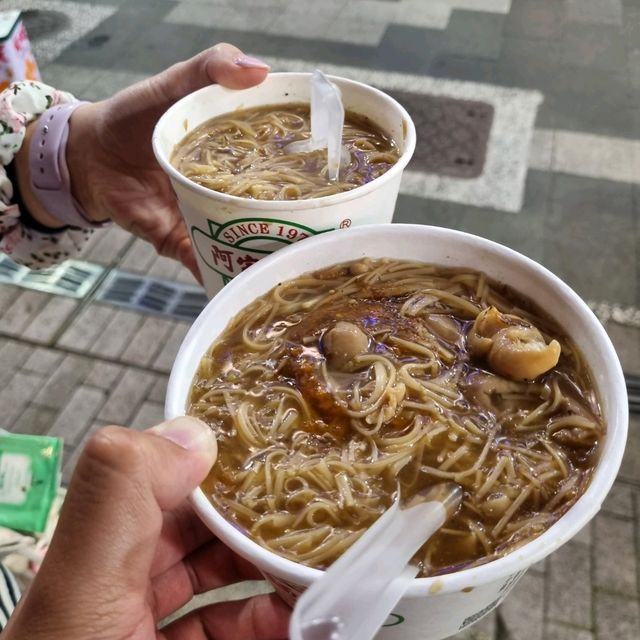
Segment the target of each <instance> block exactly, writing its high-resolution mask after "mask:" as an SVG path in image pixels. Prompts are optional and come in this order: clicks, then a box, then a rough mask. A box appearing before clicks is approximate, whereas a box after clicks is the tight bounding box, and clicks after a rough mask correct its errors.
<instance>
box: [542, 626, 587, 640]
mask: <svg viewBox="0 0 640 640" xmlns="http://www.w3.org/2000/svg"><path fill="white" fill-rule="evenodd" d="M545 640H594V637H593V633H592V632H591V631H589V630H588V629H576V628H575V627H565V626H564V625H561V624H558V623H556V622H549V623H547V628H546V632H545Z"/></svg>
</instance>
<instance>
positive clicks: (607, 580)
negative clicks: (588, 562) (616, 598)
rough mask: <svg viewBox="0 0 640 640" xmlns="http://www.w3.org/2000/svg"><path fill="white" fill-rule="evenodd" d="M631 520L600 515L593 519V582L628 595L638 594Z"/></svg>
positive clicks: (600, 586) (598, 585)
mask: <svg viewBox="0 0 640 640" xmlns="http://www.w3.org/2000/svg"><path fill="white" fill-rule="evenodd" d="M633 527H634V525H633V521H632V520H621V519H618V518H614V517H612V516H609V515H607V514H602V513H601V514H598V515H597V516H596V518H595V521H594V561H595V567H594V568H595V571H594V585H595V586H596V587H599V588H603V589H606V590H608V591H615V592H617V593H620V594H624V595H627V596H635V595H636V594H637V593H638V585H637V579H638V578H637V565H636V562H637V560H636V550H635V540H634V528H633Z"/></svg>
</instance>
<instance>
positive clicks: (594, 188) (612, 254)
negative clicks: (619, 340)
mask: <svg viewBox="0 0 640 640" xmlns="http://www.w3.org/2000/svg"><path fill="white" fill-rule="evenodd" d="M630 201H631V190H630V188H629V186H628V185H623V184H620V185H618V184H616V183H613V182H606V181H600V180H588V179H585V178H578V177H574V176H563V175H559V174H556V175H555V176H554V181H553V187H552V202H551V206H550V210H549V212H548V214H547V217H546V220H545V222H544V259H543V263H544V264H545V266H547V267H548V268H549V269H551V270H552V271H553V272H554V273H556V275H558V276H559V277H560V278H562V279H563V280H564V281H565V282H567V284H569V285H570V286H571V287H572V288H574V289H575V290H576V292H577V293H578V294H579V295H581V296H582V297H583V298H587V299H590V300H598V301H600V300H602V301H608V302H615V303H619V304H622V305H633V304H634V303H635V301H636V286H637V283H636V281H635V274H634V273H630V272H629V264H635V261H636V260H638V255H637V251H638V247H637V246H636V242H635V237H634V236H635V228H634V221H633V213H632V211H631V208H630ZM596 230H597V231H596ZM602 274H607V277H606V278H603V277H602Z"/></svg>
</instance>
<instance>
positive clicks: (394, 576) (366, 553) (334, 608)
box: [289, 485, 462, 640]
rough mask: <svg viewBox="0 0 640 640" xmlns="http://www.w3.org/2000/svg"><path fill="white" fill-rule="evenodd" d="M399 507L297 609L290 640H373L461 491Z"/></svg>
mask: <svg viewBox="0 0 640 640" xmlns="http://www.w3.org/2000/svg"><path fill="white" fill-rule="evenodd" d="M445 486H446V487H447V490H446V491H445V492H444V493H443V492H442V491H440V495H437V496H435V497H434V495H433V494H432V493H431V494H428V495H426V496H423V497H422V500H423V501H420V500H421V498H418V499H416V498H414V499H413V501H412V503H413V504H411V505H410V506H408V507H405V508H403V509H401V508H400V507H399V506H398V503H397V501H396V502H395V503H394V504H393V505H392V506H391V507H390V508H389V509H388V510H387V511H386V512H385V513H384V514H383V515H382V516H381V517H380V518H379V519H378V520H377V521H376V523H375V524H374V525H373V526H372V527H370V528H369V530H368V531H366V532H365V533H364V534H363V535H362V536H361V537H360V539H359V540H358V541H357V542H356V543H355V544H354V545H353V546H352V547H351V548H350V549H349V550H348V551H347V552H346V553H344V554H343V555H342V556H341V557H340V558H339V559H338V560H336V562H335V563H334V564H332V565H331V567H330V568H329V569H328V570H327V571H326V573H325V574H324V575H323V576H322V578H320V579H319V580H318V581H317V582H315V583H314V584H313V585H312V586H311V587H309V589H307V590H306V591H305V592H304V593H303V594H302V596H301V597H300V599H299V600H298V602H297V603H296V606H295V609H294V611H293V615H292V617H291V623H290V626H289V635H290V638H291V640H370V639H371V638H373V636H374V635H375V634H376V632H377V631H378V629H380V627H381V626H382V625H383V624H384V621H385V620H386V619H387V616H388V615H389V613H391V610H392V609H393V607H394V606H395V605H396V604H397V603H398V600H400V598H401V597H402V595H403V593H404V592H405V591H406V589H407V588H408V587H409V585H410V584H411V579H412V578H413V577H415V575H416V574H417V573H418V567H416V566H412V565H407V563H408V562H409V560H410V559H411V557H412V556H413V554H414V553H415V552H416V551H417V550H418V549H419V548H420V547H421V546H422V544H423V543H424V542H425V541H426V540H428V539H429V538H430V537H431V536H432V535H433V534H434V533H435V532H436V531H437V530H438V529H439V528H440V527H441V526H442V525H443V524H444V522H445V521H446V520H447V518H448V516H449V515H450V514H451V513H452V512H453V511H454V510H455V509H457V506H458V505H459V503H460V500H461V497H462V491H461V489H460V487H458V486H457V485H453V486H450V485H445Z"/></svg>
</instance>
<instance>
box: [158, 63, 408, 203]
mask: <svg viewBox="0 0 640 640" xmlns="http://www.w3.org/2000/svg"><path fill="white" fill-rule="evenodd" d="M327 77H328V78H329V79H331V80H332V81H334V82H336V84H338V85H339V86H340V85H344V86H354V87H359V88H361V89H363V90H365V91H368V92H369V93H370V94H372V95H374V96H376V98H377V99H379V100H381V101H383V102H386V103H387V104H389V105H391V106H392V107H393V110H394V111H396V112H397V113H399V114H400V116H401V117H402V121H403V123H404V125H405V126H406V136H405V141H404V149H403V150H402V153H401V154H400V157H399V158H398V161H397V162H396V163H395V164H394V165H393V166H392V167H391V168H389V169H388V170H387V171H385V172H384V173H383V174H382V175H381V176H379V177H377V178H375V179H374V180H371V182H367V183H366V184H363V185H362V186H360V187H356V188H355V189H351V190H349V191H343V192H341V193H335V194H333V195H330V196H323V197H321V198H309V199H307V200H287V201H286V202H284V205H286V208H287V210H289V211H297V210H300V213H301V214H303V213H305V212H307V211H311V212H312V211H313V210H314V209H317V208H320V207H326V206H329V205H334V204H339V203H341V202H348V201H349V200H352V199H354V198H360V197H362V196H364V195H366V194H367V193H369V192H370V191H373V190H375V189H379V188H380V187H381V186H382V185H383V184H385V183H386V182H388V181H390V180H392V179H393V178H394V177H397V176H398V175H400V173H402V171H403V170H404V168H405V167H406V166H407V164H408V163H409V160H411V157H412V156H413V152H414V150H415V146H416V127H415V124H414V123H413V120H412V119H411V116H410V115H409V113H408V112H407V110H406V109H405V108H404V107H403V106H402V105H401V104H400V103H399V102H398V101H397V100H395V99H394V98H392V97H391V96H390V95H388V94H387V93H384V91H380V89H376V88H375V87H372V86H370V85H368V84H364V83H363V82H358V81H357V80H350V79H348V78H342V77H340V76H333V75H328V76H327ZM283 78H284V79H292V78H311V73H306V72H305V73H303V72H293V71H284V72H274V73H270V74H269V75H268V76H267V78H266V79H265V81H264V82H269V81H270V80H272V81H278V80H279V79H283ZM263 84H264V83H263ZM258 86H261V85H258ZM226 91H237V92H238V93H240V94H241V93H242V90H237V89H236V90H234V89H226V88H225V87H222V86H221V85H209V86H207V87H203V88H202V89H198V90H197V91H194V92H193V93H190V94H189V95H187V96H185V97H184V98H181V99H180V100H178V101H177V102H175V103H174V104H173V105H172V106H171V107H169V109H168V110H167V111H166V112H165V113H164V114H163V115H162V116H161V117H160V119H159V120H158V122H157V124H156V126H155V128H154V131H153V135H152V138H151V144H152V147H153V152H154V154H155V157H156V160H157V161H158V163H159V164H160V166H161V167H162V169H163V171H164V172H165V173H166V174H167V175H169V176H170V178H171V179H172V180H175V181H176V182H177V183H178V184H180V185H181V186H183V187H184V188H186V189H189V190H190V191H193V192H195V193H197V194H199V195H201V196H204V197H206V198H211V199H214V200H219V201H220V202H229V203H234V204H242V205H243V206H244V207H245V208H247V209H252V210H261V211H280V210H282V208H283V201H281V200H253V199H251V198H243V197H241V196H234V195H229V194H228V193H221V192H219V191H214V190H213V189H209V188H207V187H204V186H202V185H200V184H197V183H196V182H194V181H193V180H189V178H187V177H185V176H183V175H182V174H181V173H180V172H179V171H178V170H177V169H176V168H175V167H174V166H173V165H172V164H171V162H170V158H169V157H167V155H166V153H165V152H164V149H163V147H162V144H161V132H162V130H163V129H164V128H165V127H166V125H167V123H168V122H170V121H171V120H172V119H174V118H175V117H176V115H175V114H176V112H179V111H180V110H181V108H182V105H183V103H184V102H185V101H191V100H196V99H197V98H198V97H200V96H201V97H202V98H203V99H205V98H206V99H211V96H210V95H209V94H211V93H214V97H215V93H216V92H226Z"/></svg>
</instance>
